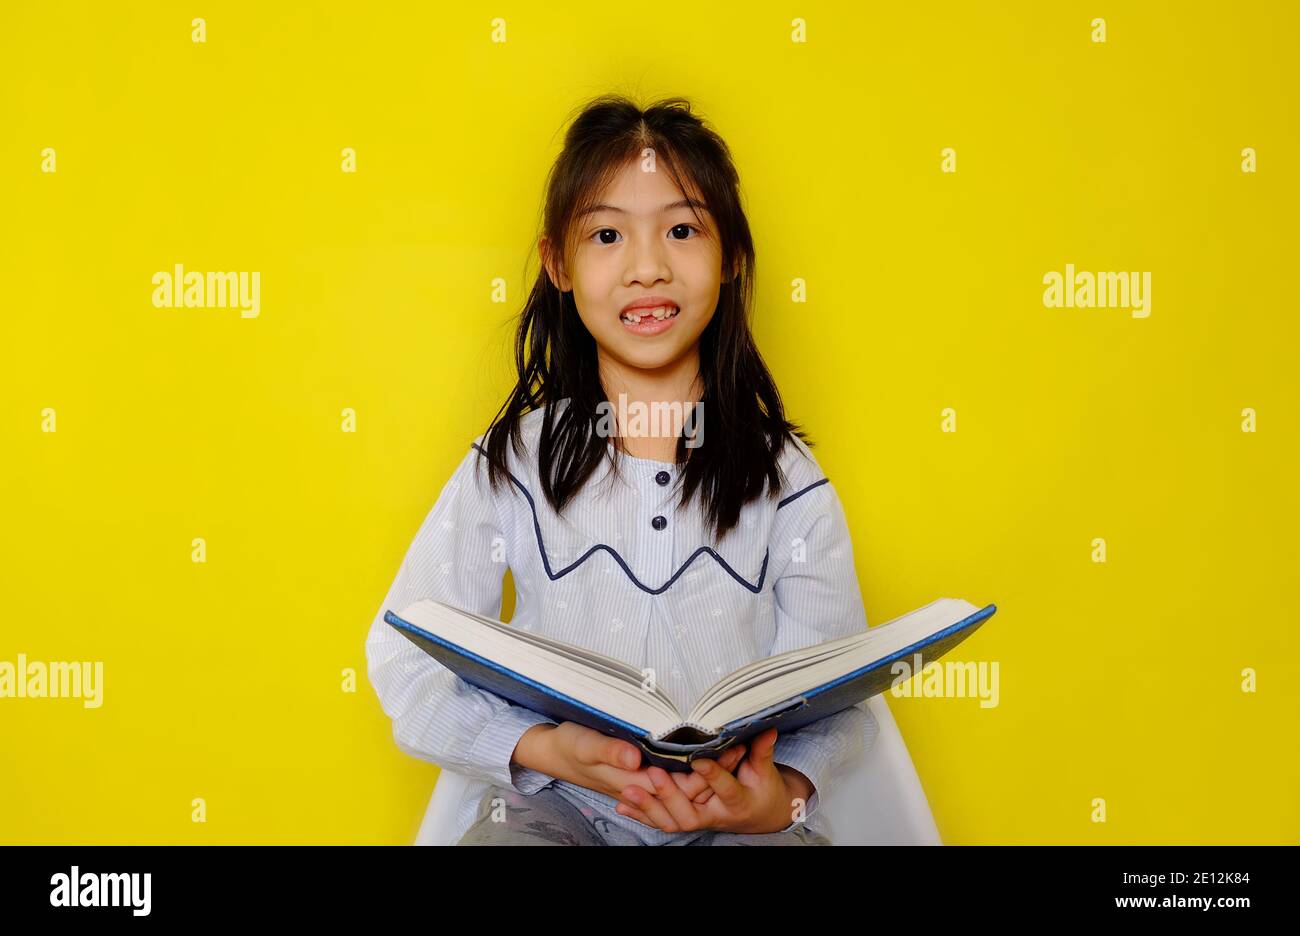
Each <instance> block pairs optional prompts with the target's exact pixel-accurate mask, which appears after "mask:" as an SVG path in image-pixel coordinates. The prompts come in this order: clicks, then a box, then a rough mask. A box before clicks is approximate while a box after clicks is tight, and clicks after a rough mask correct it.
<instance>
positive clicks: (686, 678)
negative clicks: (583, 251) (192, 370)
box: [366, 401, 878, 845]
mask: <svg viewBox="0 0 1300 936" xmlns="http://www.w3.org/2000/svg"><path fill="white" fill-rule="evenodd" d="M565 402H567V401H561V405H563V404H564V403H565ZM541 417H542V411H541V410H535V411H533V412H531V413H529V414H527V415H526V416H525V417H524V418H523V421H522V426H521V428H522V435H523V441H524V443H525V444H526V447H527V450H526V455H525V457H524V458H523V459H522V460H521V459H519V458H518V457H516V455H515V453H514V451H513V450H512V449H510V448H509V446H508V447H507V450H508V455H507V466H508V467H509V468H510V474H511V478H510V483H509V484H508V485H506V486H504V487H501V488H500V489H499V490H498V492H497V494H496V495H493V494H492V493H491V492H490V490H489V487H488V483H487V460H486V457H485V455H484V454H483V452H482V450H481V449H480V446H481V445H482V444H483V437H482V436H480V437H479V438H478V439H476V440H475V442H474V443H473V444H472V445H471V446H470V447H469V450H468V451H467V452H466V454H465V457H464V459H463V460H462V461H461V463H460V465H459V467H457V469H456V470H455V472H454V473H453V475H452V476H451V478H450V480H449V481H448V482H447V484H446V485H445V487H443V489H442V491H441V493H440V494H439V496H438V499H437V501H436V503H435V504H434V505H433V508H432V509H431V510H430V511H429V514H428V515H427V516H426V517H425V519H424V522H423V523H422V524H421V525H420V528H419V531H418V532H417V533H416V536H415V540H414V542H412V544H411V546H410V549H409V550H408V551H407V554H406V557H405V559H404V561H403V562H402V565H401V568H400V570H399V571H398V573H397V578H396V579H395V580H394V582H393V584H392V587H391V588H390V589H389V591H388V594H387V595H386V596H385V598H384V600H383V603H382V604H381V605H380V607H379V609H378V611H377V613H376V615H375V619H374V622H373V624H372V625H371V629H370V633H369V637H368V639H367V641H366V657H367V661H368V666H369V677H370V681H371V683H372V685H373V686H374V687H375V691H376V692H377V693H378V695H379V700H380V704H381V705H382V706H383V710H384V712H385V713H386V714H387V715H388V716H389V717H390V718H392V719H393V735H394V738H395V740H396V742H397V745H398V747H399V748H400V749H401V750H402V751H404V752H406V753H407V754H410V755H412V756H415V757H418V758H421V759H423V760H427V761H431V762H433V763H435V764H438V765H440V766H442V767H443V768H445V769H447V770H452V771H456V772H458V773H462V774H466V775H468V776H469V777H471V778H473V781H474V782H472V783H470V784H469V787H468V789H467V790H466V791H465V793H464V795H463V799H462V801H461V803H460V805H459V808H458V811H457V817H458V823H457V829H456V833H455V836H456V839H459V838H460V836H461V835H463V834H464V833H465V831H466V830H467V829H468V828H469V826H470V825H471V824H472V822H473V820H474V817H475V813H476V811H477V807H478V804H479V801H480V800H481V799H482V797H483V795H484V794H485V793H486V791H487V790H488V789H489V788H490V787H491V786H498V787H505V788H513V789H514V790H517V791H518V792H520V793H523V794H532V793H536V792H537V791H538V790H541V789H542V788H544V787H547V786H551V787H552V788H553V789H555V790H556V791H557V792H559V793H560V794H561V795H563V796H564V797H565V798H566V799H568V800H569V801H570V802H571V803H573V804H574V805H575V806H577V807H578V808H580V809H583V810H585V811H586V814H587V815H592V816H594V818H593V821H596V820H597V819H603V820H606V821H608V822H609V823H612V824H616V825H618V826H621V827H623V828H625V829H629V830H631V831H633V832H634V833H635V834H636V835H637V836H638V837H639V839H640V840H641V841H642V842H644V843H646V844H650V845H659V844H663V843H665V842H669V841H672V840H673V839H674V838H679V837H683V836H688V837H689V836H693V835H698V834H699V833H698V832H677V833H668V832H663V831H661V830H658V829H653V828H651V827H649V826H646V825H644V824H642V823H640V822H638V821H636V820H635V819H632V818H630V817H627V816H621V815H619V814H618V813H617V812H615V806H617V805H618V800H617V799H614V798H613V797H609V796H606V795H605V794H603V793H598V792H596V791H594V790H589V789H586V788H585V787H582V786H578V785H576V784H573V783H569V782H567V781H564V780H560V779H558V778H555V777H551V776H548V775H547V774H544V773H541V772H539V771H536V770H533V769H531V768H526V767H522V766H520V765H518V764H512V763H511V757H512V755H513V753H514V749H515V746H516V745H517V743H518V741H519V738H520V736H521V735H522V734H523V733H524V732H525V731H526V730H528V729H529V728H530V727H532V726H533V725H535V724H539V723H546V724H553V723H554V722H553V720H552V719H550V718H547V717H546V716H544V715H540V714H538V713H536V712H533V711H530V710H529V709H526V708H524V707H522V706H518V705H515V704H514V703H512V702H509V701H508V700H506V699H503V698H501V697H500V696H497V695H495V694H493V693H490V692H487V691H485V690H482V689H479V688H477V687H475V686H472V685H470V684H469V683H467V682H465V681H464V680H462V679H461V678H460V677H458V676H456V675H455V674H454V673H452V672H451V671H450V670H448V669H447V668H446V667H444V666H442V665H441V664H440V663H438V662H437V661H436V660H434V659H433V658H432V657H430V656H428V655H427V654H426V653H424V652H423V651H422V650H420V649H419V648H418V647H416V646H415V645H414V644H412V643H411V642H410V641H409V640H407V639H406V638H405V637H403V636H402V635H401V634H400V633H399V632H398V631H396V630H395V629H394V628H393V627H391V626H390V625H389V624H387V623H386V622H385V621H384V619H383V618H384V612H385V611H386V610H390V609H391V610H392V611H394V612H397V613H401V611H402V609H403V608H405V607H406V606H408V605H410V604H412V603H413V602H415V601H418V600H419V599H421V598H437V599H438V600H440V601H444V602H447V603H448V604H453V605H456V606H458V607H461V608H465V609H466V610H469V611H473V612H475V613H478V614H484V615H490V616H492V617H499V616H500V612H501V607H502V593H503V578H504V575H505V569H506V566H507V565H508V566H509V568H510V570H511V572H512V573H513V577H514V582H515V589H516V599H515V613H514V617H513V619H512V620H511V622H510V623H511V624H512V625H513V626H516V627H522V628H526V629H529V630H532V631H535V632H537V633H541V634H544V635H546V636H547V637H552V638H556V639H558V640H563V641H566V642H568V643H572V644H577V645H580V646H583V647H587V648H589V649H592V650H595V651H597V652H599V653H602V654H605V655H607V656H611V657H614V658H616V659H620V660H623V661H625V662H627V663H629V664H631V665H632V666H634V667H637V668H640V669H645V670H650V671H652V672H653V679H654V680H655V682H656V683H657V684H658V685H659V686H660V687H661V688H662V689H663V690H664V691H665V692H666V693H667V694H668V696H669V697H670V698H671V699H672V701H673V702H674V704H675V705H676V706H677V707H678V710H679V711H682V712H686V711H688V710H689V709H690V708H691V706H692V705H693V704H694V703H695V701H696V700H697V699H698V698H699V697H700V696H702V695H703V693H704V692H705V690H707V689H708V688H709V687H710V686H712V685H713V684H714V683H715V682H716V681H717V680H719V679H721V678H722V677H723V676H726V675H728V674H729V673H731V672H732V671H734V670H737V669H739V668H740V667H742V666H745V665H747V664H749V663H752V662H754V661H756V660H759V659H763V658H766V657H769V656H773V655H774V654H777V653H783V652H785V651H787V650H793V649H796V648H799V647H805V646H810V645H813V644H819V643H823V642H825V641H828V640H834V639H836V638H839V637H845V636H848V635H850V634H854V633H859V632H861V631H863V630H865V629H866V627H867V619H866V612H865V610H864V608H863V604H862V597H861V593H860V592H859V589H858V581H857V575H856V572H855V569H854V564H853V547H852V543H851V541H850V537H849V531H848V525H847V523H846V521H845V517H844V511H843V507H842V505H841V504H840V501H839V497H838V496H837V494H836V492H835V489H834V488H833V487H832V486H831V484H830V481H829V479H828V478H826V476H825V475H824V474H823V473H822V471H821V468H820V466H819V465H818V463H817V460H816V459H815V458H814V457H813V454H812V452H811V451H810V450H809V449H808V447H807V446H806V445H805V444H804V443H803V442H802V441H800V440H799V439H797V438H794V437H791V440H790V443H789V444H787V445H786V447H785V453H784V454H783V456H782V459H781V465H782V468H783V470H784V473H785V477H786V479H787V482H788V484H787V488H788V490H787V491H783V492H782V495H781V497H780V499H779V500H769V499H768V498H766V497H762V498H760V499H758V500H756V501H751V502H750V503H748V504H746V505H745V507H744V509H743V510H742V512H741V519H740V524H739V526H737V527H736V528H735V529H733V530H732V531H730V532H729V533H728V535H727V536H725V537H723V539H722V540H721V541H720V542H719V541H717V540H715V539H714V538H713V536H712V534H711V533H710V532H708V531H707V527H706V525H705V524H704V521H703V516H702V513H701V512H700V511H699V509H698V496H697V497H695V498H692V502H691V505H690V506H689V507H688V508H686V509H678V508H677V507H676V504H675V501H676V500H677V499H678V498H680V493H677V494H674V493H673V491H672V488H673V484H672V482H674V481H675V480H676V466H674V465H673V464H672V463H670V462H659V461H653V460H650V459H645V458H634V457H632V456H628V455H625V454H620V456H619V457H620V469H621V470H620V471H619V472H618V473H614V472H613V471H612V465H611V462H610V460H609V459H606V460H605V461H604V462H602V464H601V466H600V467H599V468H598V469H597V470H596V472H595V473H594V474H593V475H592V477H591V478H589V479H588V482H587V483H586V485H584V487H583V489H582V490H581V491H580V492H579V493H578V495H577V496H576V497H575V498H574V499H573V500H572V501H570V502H569V503H568V504H566V505H565V508H564V512H563V514H562V515H561V514H556V513H555V512H554V510H552V508H551V506H550V504H549V503H548V502H547V501H546V498H545V496H544V495H543V494H542V488H541V483H540V481H539V474H538V466H537V463H536V457H535V454H534V453H535V452H536V440H537V436H538V433H539V430H540V426H541ZM611 453H612V446H611ZM477 462H481V464H478V465H476V463H477ZM476 467H477V468H479V469H480V470H479V471H477V472H476V471H475V468H476ZM877 730H878V726H877V724H876V720H875V717H874V716H873V715H872V714H871V712H870V710H869V709H868V708H867V706H866V703H865V702H863V703H860V704H859V705H857V706H855V707H853V708H850V709H846V710H845V711H842V712H839V713H837V714H835V715H832V716H830V717H829V718H825V719H822V720H820V721H817V722H814V723H812V724H810V725H807V726H805V727H804V728H801V729H799V730H798V731H795V732H792V733H788V734H785V735H782V734H779V733H778V736H777V742H776V748H775V751H774V754H773V758H774V760H775V761H776V763H778V764H786V765H788V766H790V767H793V768H794V769H796V770H798V771H799V772H800V773H802V774H804V775H805V776H806V777H808V779H809V780H811V781H812V783H813V786H814V788H815V790H814V793H813V794H812V795H811V796H810V797H809V799H808V802H807V804H806V806H805V810H804V818H803V820H802V821H803V822H804V823H805V824H806V826H807V828H809V829H811V830H813V831H816V832H820V833H821V834H823V835H827V836H828V837H831V834H832V832H833V830H831V829H830V828H829V825H828V823H827V822H826V819H825V815H824V814H823V813H820V812H819V811H818V807H819V805H820V798H821V792H822V791H824V790H827V789H829V788H830V787H831V786H832V785H833V784H834V783H835V781H836V778H837V777H840V776H842V775H843V774H844V772H845V771H846V770H848V769H851V768H852V766H853V765H854V764H855V763H856V762H857V761H859V760H860V759H861V758H862V757H863V755H864V754H865V753H866V752H867V750H868V749H869V748H870V747H871V745H872V744H873V743H874V741H875V738H876V732H877ZM796 824H797V823H796V822H792V823H791V824H790V825H789V826H787V829H791V828H794V826H795V825H796Z"/></svg>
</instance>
